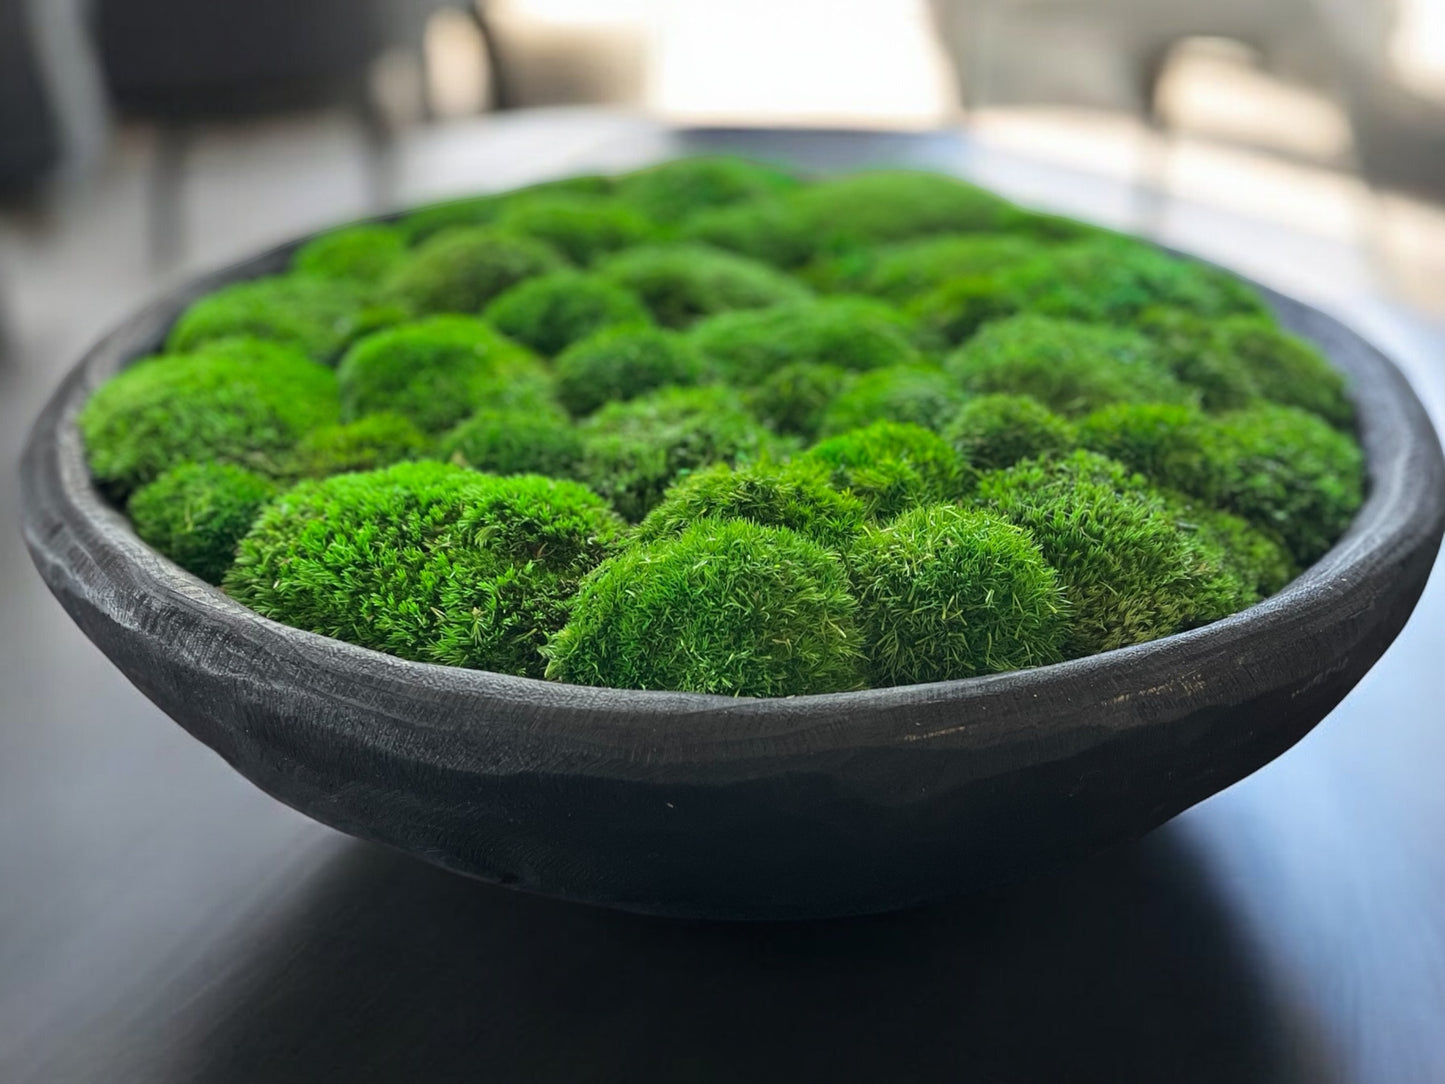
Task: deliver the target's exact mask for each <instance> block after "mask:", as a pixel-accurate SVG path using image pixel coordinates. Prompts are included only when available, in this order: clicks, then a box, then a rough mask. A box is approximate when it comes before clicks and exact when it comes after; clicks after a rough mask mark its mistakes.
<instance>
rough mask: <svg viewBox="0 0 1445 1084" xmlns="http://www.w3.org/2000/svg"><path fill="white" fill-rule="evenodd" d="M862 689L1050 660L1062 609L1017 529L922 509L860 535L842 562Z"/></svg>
mask: <svg viewBox="0 0 1445 1084" xmlns="http://www.w3.org/2000/svg"><path fill="white" fill-rule="evenodd" d="M849 570H850V573H851V575H852V581H853V584H854V591H855V594H856V595H857V598H858V612H859V617H860V623H861V624H862V627H863V641H864V657H865V658H866V660H867V668H868V674H869V679H870V682H869V683H870V684H872V685H874V686H886V685H911V684H915V683H918V682H925V681H949V680H952V679H955V678H967V677H975V676H977V675H979V674H992V673H997V672H999V671H1001V670H1019V669H1022V668H1024V667H1028V666H1039V665H1043V664H1045V663H1051V662H1058V661H1059V660H1060V659H1062V658H1063V654H1062V650H1061V647H1062V644H1063V642H1064V637H1065V634H1066V631H1067V622H1066V614H1067V612H1068V606H1067V604H1066V602H1065V600H1064V596H1063V591H1062V590H1061V588H1060V587H1059V584H1058V582H1057V580H1058V577H1057V574H1056V573H1055V572H1054V570H1053V569H1052V568H1051V567H1050V566H1049V565H1048V563H1047V562H1045V560H1044V556H1043V554H1042V553H1041V552H1040V551H1039V547H1038V546H1037V545H1036V544H1035V543H1034V541H1033V539H1032V538H1030V537H1029V535H1028V534H1026V533H1025V532H1024V531H1022V530H1020V529H1019V528H1018V527H1015V526H1014V525H1013V524H1011V523H1009V522H1008V521H1006V520H1004V519H1001V518H999V517H998V516H996V515H993V514H991V513H989V512H983V511H979V510H977V509H972V508H961V507H959V506H958V505H954V504H930V505H924V506H922V507H919V508H914V509H912V510H910V511H908V512H905V513H903V515H901V516H899V517H898V518H897V519H896V520H894V521H893V522H892V523H890V524H888V525H887V526H886V527H875V528H873V529H871V530H870V531H868V533H867V534H865V535H864V536H863V538H862V540H861V541H860V542H859V543H858V545H857V546H856V547H855V548H854V550H853V551H852V553H851V554H850V555H849Z"/></svg>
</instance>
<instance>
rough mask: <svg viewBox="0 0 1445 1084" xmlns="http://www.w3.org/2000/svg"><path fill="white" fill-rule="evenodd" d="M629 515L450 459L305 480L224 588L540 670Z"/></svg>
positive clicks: (451, 656) (366, 631)
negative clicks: (579, 588) (573, 597)
mask: <svg viewBox="0 0 1445 1084" xmlns="http://www.w3.org/2000/svg"><path fill="white" fill-rule="evenodd" d="M621 530H622V526H621V523H620V521H618V520H617V519H616V517H615V516H614V515H613V514H612V513H611V512H610V511H609V510H608V509H607V507H606V506H605V505H604V504H603V503H602V502H601V500H599V499H598V498H597V497H596V496H595V495H594V494H592V493H591V492H589V491H588V490H587V489H586V488H585V487H583V486H580V485H577V484H576V483H573V482H561V481H554V480H552V479H549V478H541V477H537V476H532V475H522V476H516V477H507V478H503V477H499V476H496V475H489V474H481V473H478V472H476V471H471V470H466V469H464V468H461V467H455V466H449V465H446V464H442V463H428V462H421V463H402V464H398V465H396V466H394V467H389V468H387V469H386V470H382V471H375V472H369V473H363V474H340V475H337V476H335V477H333V478H328V479H326V480H324V481H319V482H303V483H301V484H300V485H298V486H296V487H295V488H294V489H292V490H290V491H289V492H288V493H285V494H283V495H282V496H281V497H278V498H277V499H276V500H274V501H273V502H272V503H271V504H269V505H268V506H267V507H266V509H265V511H264V512H263V513H262V515H261V516H260V518H259V519H258V520H257V522H256V524H255V525H254V526H253V527H252V529H251V531H250V533H248V534H247V535H246V537H245V538H244V539H242V541H241V544H240V546H239V548H238V552H237V559H236V563H235V564H234V565H233V566H232V568H231V571H230V573H229V574H228V575H227V577H226V580H225V588H226V590H227V591H228V592H229V593H230V594H231V595H233V596H234V597H235V598H236V599H237V600H239V601H240V602H242V603H244V604H245V605H247V606H250V607H251V608H252V609H254V610H256V611H257V612H258V613H260V614H262V615H264V616H266V617H270V618H272V619H274V620H277V621H282V622H284V623H286V624H288V625H291V626H293V627H295V628H300V629H305V630H308V631H310V632H317V633H320V634H322V635H325V636H332V637H336V638H339V639H343V640H347V641H349V642H350V643H353V644H359V645H361V646H362V647H369V648H373V649H375V650H378V651H386V652H389V653H391V654H393V655H399V656H401V657H402V658H407V659H415V660H418V661H422V662H437V663H443V664H446V665H451V666H468V667H474V668H478V669H488V670H497V671H500V672H502V673H510V674H521V675H527V676H534V677H540V676H541V674H542V671H543V669H544V660H543V658H542V656H541V654H540V648H541V647H542V645H543V644H544V643H545V641H546V638H547V637H548V636H549V635H550V634H552V633H553V632H555V631H556V630H557V629H559V628H560V627H561V625H562V623H563V620H564V604H565V601H566V599H567V597H568V596H569V595H570V594H571V592H572V591H573V590H574V589H575V586H576V582H577V580H578V579H579V578H580V577H581V576H582V575H583V574H585V573H586V572H587V571H589V570H590V569H591V568H593V567H594V566H596V565H597V564H599V563H600V562H601V561H602V560H604V559H605V558H606V557H607V556H608V555H609V554H610V553H612V552H614V551H615V549H616V548H617V546H618V545H619V544H620V539H621Z"/></svg>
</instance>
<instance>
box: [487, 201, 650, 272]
mask: <svg viewBox="0 0 1445 1084" xmlns="http://www.w3.org/2000/svg"><path fill="white" fill-rule="evenodd" d="M496 224H497V227H498V228H499V229H502V230H505V231H507V232H510V233H517V234H522V235H524V236H526V237H535V238H536V239H537V240H539V241H545V242H546V243H547V244H549V245H551V246H552V247H553V248H554V249H556V250H557V251H558V252H560V253H562V255H564V256H566V257H567V258H568V259H569V260H571V261H572V262H573V263H575V264H579V265H581V266H584V267H585V266H586V265H588V264H590V263H593V262H595V261H596V260H598V259H600V258H602V257H603V256H606V255H608V254H609V253H612V252H617V251H620V250H621V249H624V248H632V247H634V246H636V245H640V244H643V243H645V242H648V241H652V240H655V239H656V238H657V236H658V228H657V226H656V225H654V224H653V223H652V222H650V221H649V220H648V219H647V218H645V217H644V216H643V215H641V214H640V213H638V212H637V211H635V210H633V209H632V208H631V207H628V206H627V205H625V204H620V203H618V202H616V201H615V200H612V199H608V198H605V197H601V196H569V195H559V194H555V193H540V194H537V195H534V196H532V197H531V198H521V199H515V200H512V201H511V202H509V203H508V204H507V205H506V206H505V207H503V208H502V209H501V211H500V213H499V214H498V215H497V219H496Z"/></svg>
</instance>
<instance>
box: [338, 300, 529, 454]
mask: <svg viewBox="0 0 1445 1084" xmlns="http://www.w3.org/2000/svg"><path fill="white" fill-rule="evenodd" d="M337 378H338V380H339V382H340V388H341V406H342V412H343V415H344V416H345V417H346V418H347V419H356V418H360V417H363V416H364V415H367V414H374V413H377V412H381V411H389V412H392V413H396V414H400V415H402V416H403V417H406V418H408V419H410V420H411V421H412V422H413V423H415V424H416V426H417V427H418V428H419V429H421V430H422V431H423V432H427V433H440V432H442V431H443V430H445V429H448V428H450V427H451V426H453V425H455V424H456V423H457V422H459V421H461V420H462V419H463V418H465V417H467V416H468V415H470V414H472V413H474V412H476V411H477V410H479V409H481V408H482V407H488V406H501V405H507V404H506V403H504V402H498V398H499V397H500V396H503V395H506V394H507V393H508V391H509V390H512V391H516V392H521V391H522V390H524V389H526V388H527V387H528V386H529V384H530V385H532V386H535V385H536V383H538V382H545V379H546V378H545V374H543V373H542V371H541V369H540V367H539V365H538V363H537V361H536V359H535V358H534V357H533V355H532V354H531V353H530V352H529V351H528V350H526V349H524V348H523V347H521V346H518V345H517V344H516V343H514V342H512V341H511V340H510V339H507V338H505V337H503V336H502V335H501V334H499V333H498V332H497V331H496V330H495V329H494V328H492V327H491V326H490V325H488V324H484V323H483V322H482V321H480V320H474V319H470V318H468V317H465V316H435V317H432V318H430V319H427V320H420V321H417V322H416V323H411V324H405V325H403V326H401V327H397V328H392V329H390V330H387V331H380V332H377V333H376V334H375V335H369V336H367V337H366V338H365V339H363V340H361V341H360V342H359V343H357V344H356V345H355V346H353V347H352V348H351V349H350V350H349V351H348V352H347V354H346V357H345V358H343V359H342V361H341V365H340V366H339V367H338V369H337Z"/></svg>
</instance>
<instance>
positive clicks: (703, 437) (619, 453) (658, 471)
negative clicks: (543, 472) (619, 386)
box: [578, 387, 780, 522]
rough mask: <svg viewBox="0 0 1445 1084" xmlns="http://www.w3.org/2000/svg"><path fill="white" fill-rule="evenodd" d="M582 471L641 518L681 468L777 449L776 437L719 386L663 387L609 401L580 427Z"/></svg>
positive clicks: (737, 459) (623, 511) (617, 505)
mask: <svg viewBox="0 0 1445 1084" xmlns="http://www.w3.org/2000/svg"><path fill="white" fill-rule="evenodd" d="M582 432H583V437H584V439H585V442H586V443H585V445H584V449H583V458H582V463H581V465H580V466H579V468H578V477H580V478H582V479H583V480H584V481H586V482H587V483H588V484H590V485H591V486H592V487H593V488H594V489H596V490H597V492H598V493H601V494H602V495H603V496H604V497H606V498H607V499H608V500H610V501H611V502H612V505H613V507H614V508H616V509H617V511H618V512H619V513H621V514H622V515H623V516H625V517H626V518H627V519H629V520H632V521H633V522H636V521H637V520H640V519H641V518H642V517H643V516H644V515H646V514H647V512H648V511H649V510H650V509H652V508H653V507H654V506H655V505H657V503H658V502H659V501H661V500H662V497H663V494H664V492H665V491H666V490H667V488H668V487H669V486H670V485H672V483H673V482H674V481H675V480H676V479H677V478H678V477H679V476H680V475H682V474H683V473H684V472H687V471H692V470H696V469H698V468H699V467H706V466H709V465H711V464H713V463H737V462H748V461H751V460H754V459H757V458H759V457H761V456H762V455H764V454H766V453H769V452H773V451H777V450H779V449H780V445H779V443H778V440H777V438H776V437H774V436H773V435H772V434H771V433H769V432H768V431H767V430H766V429H764V428H763V427H762V426H761V425H760V424H758V422H757V420H756V419H755V418H753V416H752V415H750V414H749V413H748V412H747V410H746V408H745V407H744V406H743V404H742V401H741V400H740V399H739V398H738V397H737V395H736V394H735V393H733V392H730V391H728V390H727V389H725V388H720V387H702V388H675V387H674V388H663V389H660V390H658V391H655V392H651V393H649V394H647V395H644V396H641V397H639V398H637V399H633V400H631V401H630V402H625V403H618V402H614V403H609V404H608V405H607V406H605V407H603V408H602V409H601V410H599V411H598V412H597V413H596V414H594V415H593V416H592V417H591V418H589V419H588V420H587V422H586V423H584V425H583V426H582Z"/></svg>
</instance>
